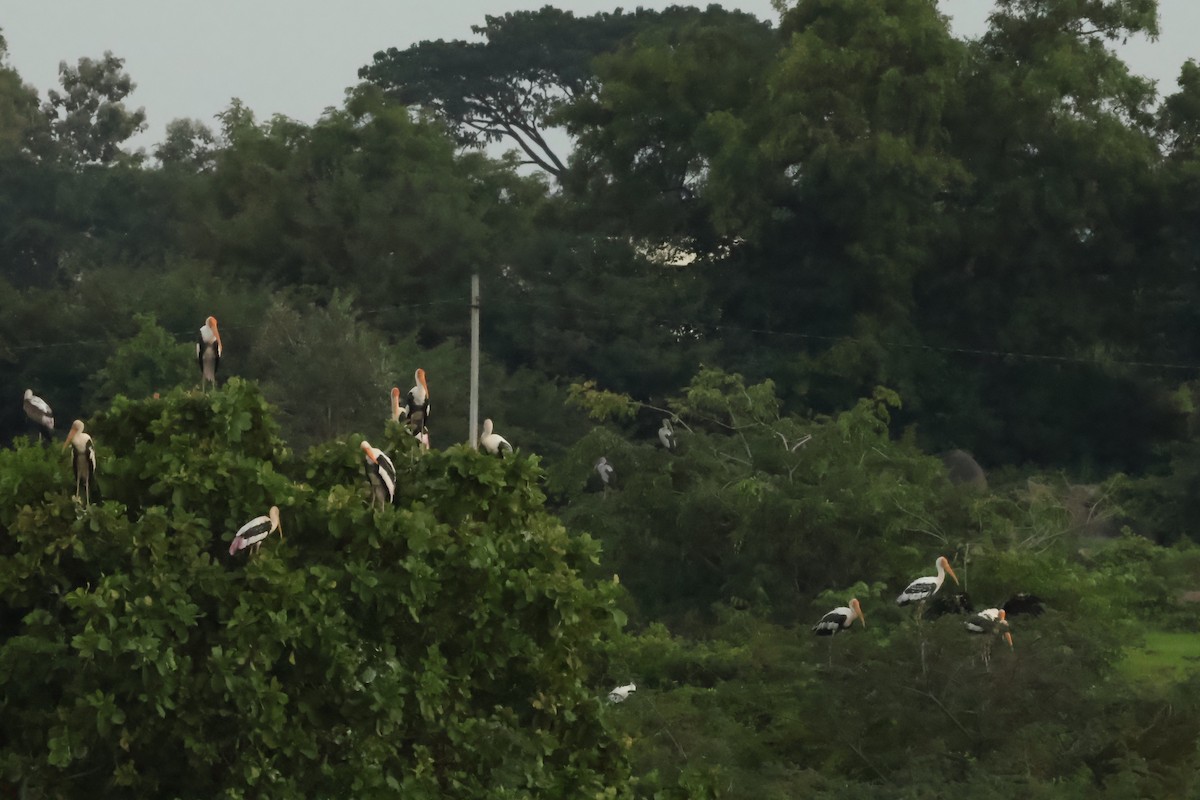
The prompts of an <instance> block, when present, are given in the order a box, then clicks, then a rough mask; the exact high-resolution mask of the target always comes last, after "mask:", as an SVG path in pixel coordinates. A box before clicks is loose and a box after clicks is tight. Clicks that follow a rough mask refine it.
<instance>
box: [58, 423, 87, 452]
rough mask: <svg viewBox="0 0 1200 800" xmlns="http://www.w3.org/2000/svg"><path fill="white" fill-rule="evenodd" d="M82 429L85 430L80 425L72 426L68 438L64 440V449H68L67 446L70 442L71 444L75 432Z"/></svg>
mask: <svg viewBox="0 0 1200 800" xmlns="http://www.w3.org/2000/svg"><path fill="white" fill-rule="evenodd" d="M81 430H83V429H82V428H81V427H80V426H78V425H72V426H71V432H70V433H68V434H67V440H66V441H65V442H63V446H62V449H63V450H66V449H67V446H68V445H69V444H71V440H72V439H74V438H75V434H77V433H79V431H81Z"/></svg>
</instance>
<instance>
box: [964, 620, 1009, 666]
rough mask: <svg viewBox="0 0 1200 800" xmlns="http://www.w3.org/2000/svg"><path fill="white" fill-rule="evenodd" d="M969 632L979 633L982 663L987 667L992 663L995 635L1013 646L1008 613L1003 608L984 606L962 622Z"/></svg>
mask: <svg viewBox="0 0 1200 800" xmlns="http://www.w3.org/2000/svg"><path fill="white" fill-rule="evenodd" d="M963 627H965V628H966V629H967V630H968V631H970V632H971V633H981V634H983V635H984V639H983V652H982V656H983V664H984V666H985V667H989V668H990V665H991V663H992V641H993V640H994V639H995V638H996V636H997V635H1000V636H1003V637H1004V641H1006V642H1008V646H1009V647H1010V648H1011V647H1012V646H1013V640H1012V632H1011V631H1010V630H1009V627H1008V614H1007V613H1006V612H1005V610H1004V609H1003V608H985V609H984V610H983V611H980V612H979V613H978V614H976V615H975V616H973V617H971V618H970V619H968V620H967V621H966V622H964V623H963Z"/></svg>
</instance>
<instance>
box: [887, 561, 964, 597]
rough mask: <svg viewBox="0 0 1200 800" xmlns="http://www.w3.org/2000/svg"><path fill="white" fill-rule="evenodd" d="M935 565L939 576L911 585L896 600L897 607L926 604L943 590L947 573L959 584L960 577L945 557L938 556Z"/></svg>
mask: <svg viewBox="0 0 1200 800" xmlns="http://www.w3.org/2000/svg"><path fill="white" fill-rule="evenodd" d="M934 564H935V566H937V575H930V576H928V577H925V578H917V579H916V580H915V581H913V582H912V583H910V584H909V585H908V588H906V589H905V590H904V591H903V592H901V593H900V596H899V597H897V598H896V605H898V606H906V605H908V604H909V603H920V604H924V602H925V601H926V600H928V599H929V598H931V597H933V596H934V595H935V594H937V593H938V590H939V589H941V588H942V583H943V582H944V581H945V580H946V573H950V577H951V578H953V579H954V582H955V583H956V584H957V583H958V576H957V575H955V574H954V570H953V568H951V566H950V562H949V561H947V560H946V557H945V556H938V560H937V561H936V562H934Z"/></svg>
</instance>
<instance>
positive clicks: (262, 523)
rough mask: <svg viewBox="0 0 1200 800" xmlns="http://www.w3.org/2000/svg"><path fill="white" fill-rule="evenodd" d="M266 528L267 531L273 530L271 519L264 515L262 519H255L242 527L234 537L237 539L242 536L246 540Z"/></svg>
mask: <svg viewBox="0 0 1200 800" xmlns="http://www.w3.org/2000/svg"><path fill="white" fill-rule="evenodd" d="M264 527H265V529H266V530H271V518H270V517H268V516H267V515H266V514H264V515H262V516H261V517H255V518H254V519H252V520H250V521H249V522H247V523H246V524H245V525H243V526H242V527H240V528H238V532H237V533H236V534H234V537H235V538H236V537H239V536H240V537H243V538H245V537H247V536H253V535H254V534H256V533H259V532H260V531H259V529H260V528H264Z"/></svg>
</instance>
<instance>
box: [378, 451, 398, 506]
mask: <svg viewBox="0 0 1200 800" xmlns="http://www.w3.org/2000/svg"><path fill="white" fill-rule="evenodd" d="M375 463H376V465H378V467H379V480H381V481H383V488H384V489H386V490H387V493H388V498H389V499H395V497H396V465H395V464H393V463H392V459H390V458H388V456H387V454H386V453H380V454H379V455H378V456H376V457H375Z"/></svg>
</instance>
